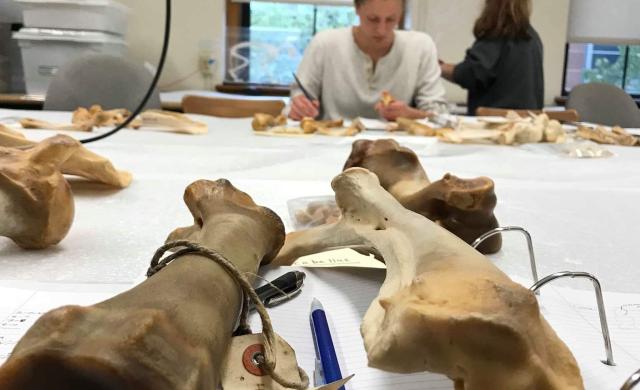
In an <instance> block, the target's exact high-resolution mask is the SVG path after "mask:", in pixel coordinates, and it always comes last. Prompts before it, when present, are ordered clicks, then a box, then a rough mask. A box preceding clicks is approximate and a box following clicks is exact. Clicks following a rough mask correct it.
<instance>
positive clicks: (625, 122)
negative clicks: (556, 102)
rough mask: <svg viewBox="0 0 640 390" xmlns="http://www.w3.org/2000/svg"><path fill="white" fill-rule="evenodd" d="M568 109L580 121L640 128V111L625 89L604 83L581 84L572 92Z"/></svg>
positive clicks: (568, 101)
mask: <svg viewBox="0 0 640 390" xmlns="http://www.w3.org/2000/svg"><path fill="white" fill-rule="evenodd" d="M566 107H567V109H575V110H576V111H578V114H579V115H580V120H581V121H584V122H592V123H597V124H601V125H606V126H621V127H632V128H640V109H638V106H637V105H636V102H635V101H634V100H633V98H631V96H630V95H629V94H627V93H626V92H625V91H624V90H623V89H621V88H618V87H616V86H615V85H610V84H603V83H589V84H581V85H578V86H577V87H575V88H573V90H571V93H570V94H569V99H568V100H567V105H566Z"/></svg>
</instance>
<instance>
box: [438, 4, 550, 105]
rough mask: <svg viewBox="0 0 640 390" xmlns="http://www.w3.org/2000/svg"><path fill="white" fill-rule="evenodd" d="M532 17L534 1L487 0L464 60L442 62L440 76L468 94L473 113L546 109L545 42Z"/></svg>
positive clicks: (468, 103) (468, 101)
mask: <svg viewBox="0 0 640 390" xmlns="http://www.w3.org/2000/svg"><path fill="white" fill-rule="evenodd" d="M530 16H531V0H486V2H485V6H484V10H483V11H482V14H481V15H480V17H479V18H478V20H476V23H475V26H474V29H473V34H474V35H475V37H476V41H475V43H474V44H473V46H472V47H471V48H470V49H469V50H467V54H466V56H465V59H464V61H462V62H461V63H459V64H457V65H452V64H447V63H443V62H442V63H441V64H440V67H441V68H442V77H444V78H445V79H447V80H449V81H452V82H454V83H456V84H458V85H460V86H461V87H462V88H465V89H466V90H468V98H467V113H468V114H469V115H474V114H475V111H476V108H478V107H481V106H482V107H495V108H514V109H536V110H537V109H541V108H542V106H543V104H544V74H543V68H542V52H543V50H542V41H541V40H540V36H538V33H537V32H536V30H535V29H534V28H533V27H532V26H531V24H530V22H529V19H530Z"/></svg>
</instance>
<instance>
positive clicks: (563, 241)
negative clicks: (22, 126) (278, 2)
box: [0, 109, 640, 293]
mask: <svg viewBox="0 0 640 390" xmlns="http://www.w3.org/2000/svg"><path fill="white" fill-rule="evenodd" d="M13 116H31V117H35V118H40V119H46V120H51V121H59V122H68V121H70V113H61V112H46V111H18V110H1V109H0V118H6V117H13ZM194 117H195V118H197V119H199V120H203V121H206V122H207V123H208V124H209V127H210V132H209V134H207V135H203V136H187V135H178V134H168V133H159V132H150V131H134V130H124V131H122V132H121V133H119V134H117V135H115V136H113V137H110V138H108V139H105V140H102V141H99V142H96V143H93V144H90V145H89V147H90V148H91V149H92V150H94V151H95V152H97V153H100V154H102V155H103V156H105V157H107V158H109V159H111V161H112V162H113V163H114V164H115V166H116V167H118V168H119V169H126V170H129V171H131V172H132V173H133V176H134V180H133V183H132V185H131V186H130V187H129V188H126V189H123V190H119V191H117V190H112V189H101V187H100V186H97V185H93V184H89V183H86V182H82V181H76V180H74V182H73V184H72V187H73V190H74V194H75V202H76V216H75V220H74V223H73V226H72V228H71V231H70V232H69V234H68V236H67V237H66V238H65V239H64V240H63V241H62V242H61V243H60V244H59V245H57V246H55V247H51V248H48V249H45V250H41V251H25V250H23V249H20V248H19V247H17V246H16V245H14V244H13V242H12V241H10V240H9V239H6V238H0V280H29V281H64V282H78V283H82V282H90V283H124V282H132V281H133V280H134V279H136V278H137V277H139V276H140V275H141V274H143V273H144V271H145V270H146V268H147V266H148V262H149V260H150V258H151V255H152V254H153V252H154V251H155V249H156V248H157V247H158V246H160V245H161V244H162V243H163V242H164V239H165V238H166V236H167V234H168V233H169V232H170V231H171V230H173V229H174V228H176V227H178V226H185V225H190V224H191V223H192V220H191V218H190V214H189V213H188V211H187V208H186V206H185V205H184V203H183V201H182V194H183V191H184V189H185V187H186V186H187V185H188V184H189V183H191V182H193V181H194V180H198V179H212V180H214V179H217V178H222V177H223V178H227V179H229V180H231V181H232V182H233V183H234V185H236V186H237V187H239V188H240V189H242V190H244V191H246V192H248V193H249V194H250V195H251V196H252V197H253V198H254V200H256V201H257V203H259V204H262V205H265V206H268V207H270V208H272V209H273V210H274V211H276V212H277V213H278V214H279V215H280V216H281V217H282V218H283V220H284V221H285V224H286V226H287V228H288V229H289V228H290V226H291V224H290V222H289V216H288V213H287V207H286V202H287V200H289V199H291V198H296V197H301V196H312V195H325V194H331V193H332V191H331V188H330V181H331V179H332V178H333V177H334V176H335V175H336V174H338V173H339V172H340V171H341V169H342V166H343V164H344V162H345V160H346V158H347V156H348V155H349V152H350V149H351V143H352V142H353V140H354V138H330V137H323V136H313V137H310V138H282V137H264V136H256V135H254V134H253V133H252V131H251V129H250V120H249V119H240V120H238V119H235V120H229V119H219V118H212V117H203V116H194ZM25 133H26V134H27V136H28V137H30V138H32V139H41V138H45V137H47V136H50V135H52V134H53V133H52V132H49V131H41V130H32V131H25ZM74 135H75V136H77V137H79V138H82V137H87V136H89V134H82V133H74ZM387 136H388V135H387V134H385V133H381V132H375V133H374V132H370V133H365V134H363V135H360V136H358V138H363V137H364V138H381V137H387ZM395 138H397V139H398V141H399V142H400V143H401V144H403V145H406V146H408V147H410V148H412V149H413V150H415V151H416V152H417V153H418V155H419V156H420V160H421V162H422V164H423V166H424V167H425V169H426V170H427V172H428V174H429V176H430V178H431V179H432V180H437V179H439V178H440V177H442V175H443V174H445V173H447V172H451V173H453V174H455V175H457V176H461V177H476V176H488V177H491V178H492V179H493V180H494V181H495V182H496V193H497V195H498V206H497V210H496V214H497V216H498V219H499V221H500V223H501V224H502V225H518V226H523V227H525V228H526V229H528V230H529V231H530V232H531V234H532V236H533V239H534V247H535V250H536V255H537V258H538V267H539V273H540V275H541V276H544V275H547V274H550V273H553V272H556V271H563V270H580V271H587V272H591V273H593V274H595V275H597V276H598V277H599V278H600V280H601V282H602V284H603V287H604V289H605V290H606V291H616V292H635V293H638V292H640V283H638V282H637V277H638V272H637V269H638V262H639V261H640V249H639V246H638V244H637V241H638V240H639V239H640V238H639V237H640V228H638V227H637V224H638V223H640V207H639V205H638V201H639V200H640V196H639V195H640V148H628V147H608V148H609V149H610V150H611V151H613V152H614V153H615V157H613V158H608V159H593V160H586V159H580V160H579V159H570V158H566V157H562V156H559V155H556V154H552V153H550V152H549V151H548V149H547V148H545V147H543V146H542V145H529V146H522V147H506V146H479V145H449V144H443V143H438V142H436V141H435V140H433V139H430V138H420V137H409V136H395ZM491 258H492V259H493V260H494V261H495V262H496V264H497V265H498V266H499V267H500V268H502V269H503V270H505V271H506V272H507V273H509V274H511V275H515V276H518V277H523V278H529V279H530V277H531V276H530V271H529V265H528V257H527V251H526V245H525V243H524V239H523V237H522V236H520V235H518V234H517V233H508V234H506V235H505V236H504V247H503V250H502V251H501V252H500V253H499V254H497V255H494V256H491ZM571 285H572V286H574V287H579V288H580V287H582V288H589V284H588V283H587V282H578V281H574V282H573V283H571Z"/></svg>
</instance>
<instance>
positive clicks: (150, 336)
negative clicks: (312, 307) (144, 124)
mask: <svg viewBox="0 0 640 390" xmlns="http://www.w3.org/2000/svg"><path fill="white" fill-rule="evenodd" d="M184 200H185V203H186V204H187V206H188V207H189V210H190V211H191V213H192V214H193V218H194V225H193V226H191V227H188V228H182V229H177V230H175V231H174V232H173V233H171V235H170V236H169V240H176V239H189V240H196V241H198V242H199V243H200V244H201V245H203V246H206V247H207V248H210V249H215V250H216V251H218V252H219V253H221V254H222V255H223V256H225V257H226V258H227V259H228V260H229V261H231V262H232V263H233V264H235V266H236V267H237V269H238V270H239V271H240V272H242V273H245V274H246V275H251V274H252V273H255V272H257V269H258V266H259V265H260V264H266V263H269V262H270V261H271V260H272V259H273V257H275V255H276V254H277V252H278V250H279V249H280V247H281V246H282V244H283V242H284V227H283V224H282V221H281V220H280V218H278V216H277V215H275V214H274V213H273V212H272V211H271V210H269V209H267V208H264V207H259V206H256V204H255V203H253V200H252V199H251V198H250V197H249V196H248V195H247V194H245V193H243V192H241V191H239V190H237V189H236V188H235V187H233V186H232V185H231V183H229V182H228V181H226V180H218V181H216V182H211V181H204V180H202V181H197V182H195V183H193V184H191V185H190V186H189V187H188V188H187V189H186V192H185V195H184ZM249 279H250V280H252V279H253V278H252V277H250V276H249ZM240 305H241V294H240V289H239V287H238V285H237V284H236V283H235V282H234V280H233V279H232V278H231V277H230V276H229V275H228V274H227V273H226V272H225V271H224V270H223V269H222V268H221V267H220V266H218V265H217V264H216V263H214V262H213V261H211V260H209V259H206V258H203V257H199V256H195V255H189V256H183V257H180V258H178V259H176V260H174V261H173V262H172V263H170V264H169V265H168V266H167V267H166V268H164V269H163V270H161V271H160V272H158V273H157V274H156V275H154V276H152V277H151V278H149V279H147V280H146V281H144V282H143V283H141V284H139V285H138V286H136V287H134V288H133V289H131V290H129V291H127V292H124V293H122V294H120V295H117V296H116V297H114V298H111V299H109V300H107V301H104V302H101V303H98V304H96V305H93V306H89V307H80V306H66V307H61V308H59V309H55V310H53V311H50V312H49V313H46V314H45V315H43V316H42V317H41V318H40V319H39V320H38V321H37V322H36V323H35V324H34V325H33V327H31V329H29V331H28V332H27V334H26V335H25V336H24V337H23V338H22V339H21V340H20V341H19V342H18V344H17V345H16V347H15V349H14V350H13V353H12V355H11V357H10V358H9V360H8V361H7V362H6V364H5V365H4V366H2V367H1V368H0V388H1V389H3V390H13V389H16V390H17V389H20V390H25V389H26V390H29V389H43V388H47V389H154V390H161V389H216V388H217V387H216V386H217V384H218V382H219V379H220V376H219V370H220V364H221V361H222V360H223V358H224V357H225V353H226V350H227V347H228V345H229V343H230V338H231V335H232V332H233V330H234V327H235V325H236V321H237V318H238V313H239V311H240Z"/></svg>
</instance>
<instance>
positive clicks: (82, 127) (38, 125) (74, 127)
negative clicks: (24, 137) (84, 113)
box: [20, 118, 93, 132]
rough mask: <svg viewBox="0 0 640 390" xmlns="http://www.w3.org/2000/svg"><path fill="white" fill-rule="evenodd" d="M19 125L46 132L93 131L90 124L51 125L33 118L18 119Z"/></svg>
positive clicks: (51, 123)
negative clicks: (45, 130)
mask: <svg viewBox="0 0 640 390" xmlns="http://www.w3.org/2000/svg"><path fill="white" fill-rule="evenodd" d="M20 124H21V125H22V127H23V128H24V129H47V130H55V131H85V132H86V131H91V130H93V124H91V123H84V122H83V123H74V124H63V123H53V122H47V121H43V120H40V119H34V118H23V119H20Z"/></svg>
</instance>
